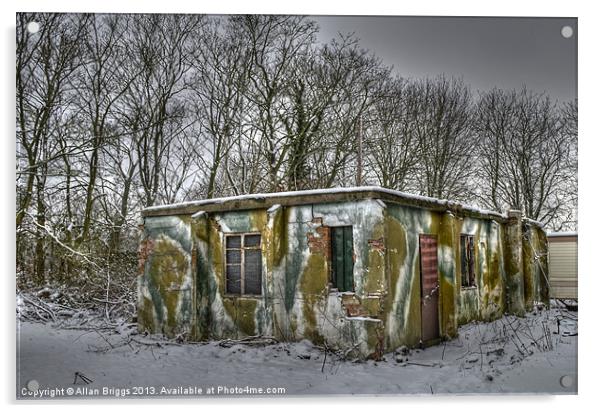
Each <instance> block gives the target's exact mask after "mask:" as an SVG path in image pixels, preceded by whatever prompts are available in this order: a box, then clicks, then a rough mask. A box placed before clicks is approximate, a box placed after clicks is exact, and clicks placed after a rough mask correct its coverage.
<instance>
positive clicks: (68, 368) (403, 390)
mask: <svg viewBox="0 0 602 413" xmlns="http://www.w3.org/2000/svg"><path fill="white" fill-rule="evenodd" d="M576 318H577V314H576V313H569V312H567V311H566V310H561V309H559V308H552V309H551V310H543V311H536V312H535V313H530V314H529V315H528V316H527V317H525V318H518V317H513V316H506V317H504V318H503V319H500V320H497V321H495V322H493V323H471V324H468V325H465V326H463V327H461V328H460V330H459V334H458V337H457V338H456V339H454V340H451V341H448V342H444V343H442V344H440V345H438V346H434V347H430V348H427V349H425V350H418V349H412V350H408V349H405V348H402V349H398V351H396V352H395V353H391V354H387V355H385V360H384V361H379V362H374V361H363V362H358V361H355V362H354V361H343V360H340V358H338V357H337V356H336V355H335V354H328V355H327V356H326V361H325V362H324V359H325V355H324V352H323V351H322V350H321V349H320V348H318V347H315V346H313V345H312V344H311V343H309V342H308V341H302V342H299V343H279V344H271V345H267V346H259V347H254V346H248V345H242V344H234V345H232V346H231V347H224V346H223V345H224V343H223V342H222V345H220V342H217V341H212V342H208V343H201V344H178V343H175V342H173V341H172V342H169V343H168V342H166V341H164V340H161V341H153V338H149V337H142V336H139V335H130V334H131V331H128V330H127V329H125V328H124V329H118V330H119V331H106V330H97V331H85V330H75V329H61V328H56V327H53V325H52V324H50V323H47V324H43V323H32V322H20V323H18V331H17V339H18V342H17V353H18V354H17V357H18V359H17V397H18V398H33V397H39V396H40V395H41V396H43V397H49V396H50V395H51V394H54V395H55V396H56V397H68V395H67V392H70V391H73V392H75V396H80V397H82V396H83V397H103V395H104V397H111V398H112V397H123V396H125V397H137V393H141V395H142V396H144V397H151V396H161V397H169V396H170V395H176V396H180V397H182V396H185V397H186V396H187V397H190V395H191V394H192V395H193V396H194V397H198V394H199V393H200V392H202V394H203V396H204V395H206V394H207V393H208V392H210V391H211V388H213V389H214V390H213V391H214V392H215V393H214V394H213V395H216V396H225V389H229V390H230V392H232V391H234V392H236V391H238V392H239V394H240V395H242V396H247V397H248V396H251V395H253V394H248V393H244V391H245V389H246V390H250V391H254V392H256V391H258V390H255V389H258V388H261V389H262V391H263V392H264V396H265V392H268V391H272V392H274V390H273V389H275V388H284V390H285V394H286V395H355V394H431V393H433V394H442V393H443V394H449V393H555V394H561V393H565V394H575V393H576V392H577V335H576V332H577V320H576ZM557 320H560V324H558V323H557ZM558 332H559V334H557V333H558ZM132 338H133V339H134V340H136V341H130V342H129V344H125V343H126V342H127V341H128V340H129V339H132ZM141 343H143V344H141ZM157 343H158V344H157ZM149 344H151V345H149ZM75 372H79V373H81V374H83V375H84V376H85V377H87V378H89V379H91V380H93V382H92V383H90V384H83V383H82V379H81V378H78V380H77V383H78V384H76V385H73V382H74V378H75ZM563 377H564V378H563ZM32 380H34V381H32ZM561 382H562V383H563V384H564V386H563V385H562V384H561ZM247 386H249V387H247ZM27 388H29V389H31V390H35V389H36V388H38V392H36V393H34V392H31V393H29V394H27V392H26V390H24V389H27ZM70 389H71V390H70ZM277 391H278V390H276V392H277ZM96 392H98V393H96ZM218 392H219V394H218ZM280 392H282V391H281V390H280ZM168 393H171V394H168ZM278 397H281V395H279V396H278Z"/></svg>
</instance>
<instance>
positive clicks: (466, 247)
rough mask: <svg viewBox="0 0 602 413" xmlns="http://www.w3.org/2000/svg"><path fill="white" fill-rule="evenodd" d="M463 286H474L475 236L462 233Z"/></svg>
mask: <svg viewBox="0 0 602 413" xmlns="http://www.w3.org/2000/svg"><path fill="white" fill-rule="evenodd" d="M460 256H461V257H460V258H461V265H462V287H474V286H475V285H476V284H475V277H474V236H472V235H460Z"/></svg>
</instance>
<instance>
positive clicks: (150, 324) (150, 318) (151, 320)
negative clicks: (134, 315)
mask: <svg viewBox="0 0 602 413" xmlns="http://www.w3.org/2000/svg"><path fill="white" fill-rule="evenodd" d="M138 325H139V327H138V328H139V329H140V331H145V330H147V331H150V332H154V331H155V317H154V307H153V301H152V300H151V299H150V298H148V297H142V305H141V306H140V307H139V308H138Z"/></svg>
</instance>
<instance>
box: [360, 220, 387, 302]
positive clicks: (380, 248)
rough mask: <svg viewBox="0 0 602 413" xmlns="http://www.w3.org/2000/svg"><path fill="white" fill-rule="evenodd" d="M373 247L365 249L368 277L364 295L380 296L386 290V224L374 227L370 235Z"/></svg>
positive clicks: (365, 282)
mask: <svg viewBox="0 0 602 413" xmlns="http://www.w3.org/2000/svg"><path fill="white" fill-rule="evenodd" d="M370 240H371V241H372V245H370V244H369V245H366V246H365V247H364V253H365V261H364V262H365V263H367V265H366V267H367V268H366V270H367V271H366V276H365V279H364V280H363V281H364V283H363V288H362V290H363V293H364V295H367V294H380V293H384V292H385V290H386V288H385V279H384V278H385V266H386V257H385V245H384V244H385V229H384V223H380V224H378V225H376V226H375V227H374V229H373V230H372V233H371V235H370Z"/></svg>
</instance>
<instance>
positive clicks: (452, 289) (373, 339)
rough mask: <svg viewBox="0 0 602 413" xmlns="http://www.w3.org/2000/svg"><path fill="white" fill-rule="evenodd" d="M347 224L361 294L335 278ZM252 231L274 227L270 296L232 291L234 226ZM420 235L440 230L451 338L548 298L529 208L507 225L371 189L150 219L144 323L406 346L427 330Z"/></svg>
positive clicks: (444, 330) (360, 345)
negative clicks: (467, 267) (464, 327)
mask: <svg viewBox="0 0 602 413" xmlns="http://www.w3.org/2000/svg"><path fill="white" fill-rule="evenodd" d="M342 225H352V226H353V251H354V266H353V280H354V291H353V292H352V293H342V292H337V291H336V290H333V289H332V288H331V286H330V284H329V279H330V270H331V269H330V265H331V264H330V262H331V257H330V256H329V254H330V239H329V234H330V231H329V229H328V228H329V227H332V226H342ZM240 232H260V233H261V235H262V247H261V248H262V282H263V285H262V291H263V294H262V296H260V297H249V296H231V295H228V294H226V292H225V274H224V267H225V263H224V259H225V258H224V244H225V236H226V235H227V234H231V233H240ZM420 234H432V235H436V236H437V240H438V254H437V255H438V267H439V282H440V291H439V320H440V333H441V336H442V337H443V338H451V337H454V336H455V335H456V334H457V328H458V326H459V325H461V324H463V323H466V322H469V321H471V320H491V319H494V318H497V317H500V316H501V315H502V314H503V312H504V311H512V312H515V313H519V314H520V313H522V312H524V311H525V309H526V308H529V307H530V306H532V305H533V303H535V302H539V301H546V300H547V288H546V285H544V283H545V277H544V271H543V269H547V262H545V259H543V260H542V259H541V257H540V255H541V253H542V251H544V250H545V249H546V248H547V243H546V239H545V234H544V233H543V231H542V230H541V229H540V228H538V227H536V226H532V225H527V224H524V225H523V223H522V221H521V220H520V218H519V217H517V218H516V219H515V220H514V221H510V222H509V223H508V224H506V223H500V222H496V221H494V220H491V219H485V218H471V217H463V216H460V215H459V214H457V213H456V214H454V213H451V212H449V211H447V212H433V211H430V210H427V209H423V208H417V207H409V206H401V205H398V204H395V203H390V202H387V203H385V202H382V201H381V200H373V199H366V200H359V201H354V202H346V203H323V204H313V205H301V206H289V207H279V206H277V205H276V206H272V207H271V208H269V209H256V210H248V211H230V212H213V213H196V214H194V215H192V216H166V217H146V218H145V222H144V228H143V236H142V242H141V247H140V258H141V264H140V277H139V301H138V305H139V327H140V329H141V330H149V331H151V332H158V333H164V334H166V335H169V336H174V335H178V334H184V335H188V336H189V337H192V338H195V339H201V338H202V339H206V338H214V339H221V338H241V337H244V336H248V335H269V336H275V337H276V338H278V339H280V340H299V339H302V338H308V339H310V340H312V341H313V342H314V343H316V344H321V343H327V344H328V345H329V346H330V347H331V348H340V349H344V350H347V351H349V355H358V356H363V357H366V356H368V357H370V356H371V357H375V358H378V357H380V355H381V354H382V353H383V352H384V351H389V350H392V349H394V348H396V347H398V346H400V345H402V344H403V345H409V346H415V345H418V344H419V343H420V339H421V299H420V258H419V243H418V237H419V235H420ZM460 234H470V235H473V236H474V241H475V282H476V285H475V286H474V287H469V288H463V287H462V286H461V274H460V244H459V238H460ZM527 246H528V247H529V249H528V248H527ZM529 251H531V252H529ZM536 257H538V259H537V260H536V259H535V258H536Z"/></svg>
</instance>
